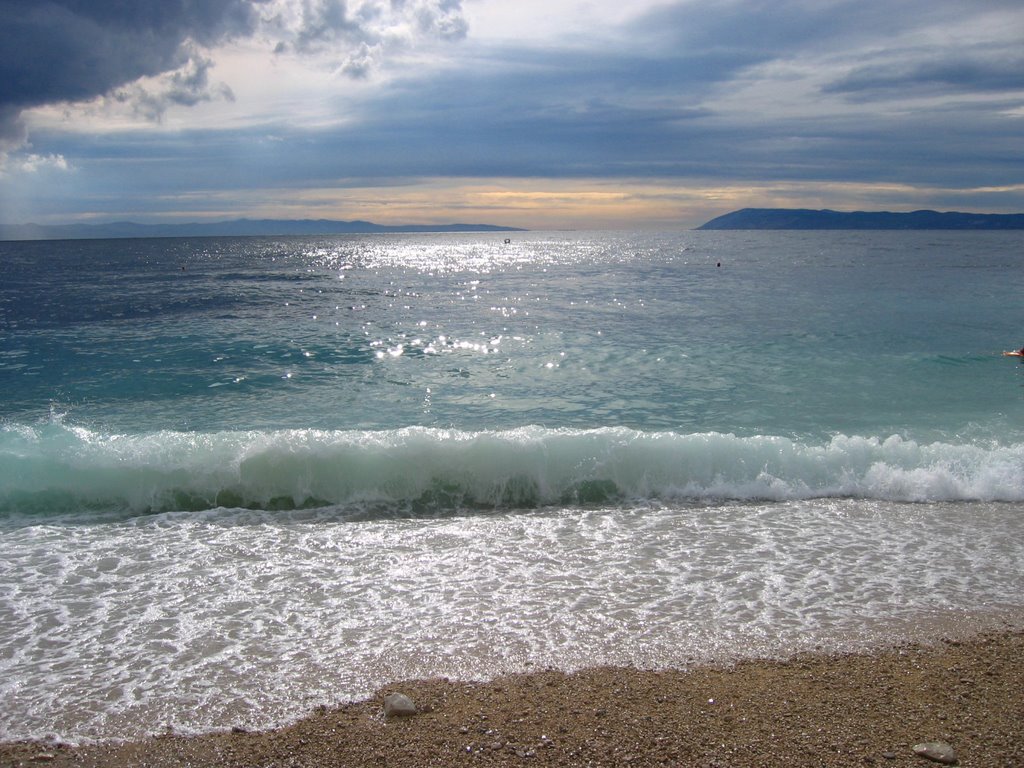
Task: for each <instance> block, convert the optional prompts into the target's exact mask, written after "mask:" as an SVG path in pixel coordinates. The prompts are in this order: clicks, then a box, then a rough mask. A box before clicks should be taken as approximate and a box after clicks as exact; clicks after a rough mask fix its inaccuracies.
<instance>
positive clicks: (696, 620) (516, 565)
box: [0, 499, 1024, 740]
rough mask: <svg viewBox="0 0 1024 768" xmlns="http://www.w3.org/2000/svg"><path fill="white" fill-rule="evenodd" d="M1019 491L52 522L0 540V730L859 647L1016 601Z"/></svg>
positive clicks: (289, 708)
mask: <svg viewBox="0 0 1024 768" xmlns="http://www.w3.org/2000/svg"><path fill="white" fill-rule="evenodd" d="M1022 510H1024V508H1022V506H1021V505H1020V504H962V503H940V504H900V503H893V502H878V501H871V500H867V501H865V500H852V499H841V500H833V499H825V500H807V501H805V500H791V501H786V502H781V503H774V502H773V503H726V504H694V503H692V502H685V503H645V504H643V505H623V506H621V507H606V508H594V509H580V508H564V509H563V508H552V509H548V510H542V511H536V512H531V513H520V514H510V513H501V514H495V513H486V514H476V515H464V516H456V517H446V518H438V519H411V518H406V519H397V520H365V521H361V522H351V521H346V520H347V518H346V517H345V515H344V514H343V513H340V512H339V511H338V510H331V509H321V510H314V511H306V512H292V513H268V512H257V511H245V510H235V511H230V510H220V511H207V512H198V513H184V512H178V513H167V514H162V515H151V516H147V517H143V518H134V519H128V520H119V521H112V522H106V523H94V524H89V525H83V524H81V521H80V520H75V521H68V522H63V520H62V519H61V518H51V519H49V520H48V521H47V522H45V523H40V524H33V525H26V524H18V525H12V526H8V527H6V528H5V529H4V531H3V536H2V538H0V649H3V656H2V657H0V698H2V699H3V701H4V702H5V705H4V707H3V710H2V712H0V739H16V738H27V737H41V736H45V735H46V734H48V733H52V734H57V735H59V737H60V738H63V739H70V740H79V739H92V738H118V737H137V736H142V735H145V734H146V733H147V732H149V731H152V730H153V729H156V730H160V729H162V728H163V727H164V726H166V725H172V726H173V727H174V728H176V729H178V730H181V731H205V730H213V729H220V728H229V727H231V726H232V725H245V726H249V727H263V726H267V725H271V724H273V723H277V722H281V721H285V720H289V719H291V718H294V717H297V716H298V715H300V714H301V713H303V712H305V711H307V710H308V709H310V708H311V707H313V706H314V705H316V704H319V703H330V702H336V701H341V700H347V699H353V698H359V697H362V696H365V695H367V694H368V693H370V692H371V691H372V690H374V689H375V688H376V687H378V686H380V685H382V684H385V683H386V682H388V681H391V680H396V679H402V678H408V677H421V676H449V677H453V678H481V677H488V676H491V675H494V674H497V673H500V672H504V671H512V670H522V669H527V668H530V667H529V666H528V665H529V664H532V665H533V666H534V667H540V666H553V667H557V668H562V669H574V668H578V667H581V666H589V665H597V664H633V665H638V666H660V665H677V666H679V665H681V666H685V665H688V664H691V663H693V661H694V660H695V659H714V658H718V659H721V658H732V657H735V656H750V655H763V654H773V653H786V652H790V651H793V650H797V649H801V648H810V647H814V646H815V645H819V644H824V645H826V646H827V647H837V646H839V645H844V646H849V645H854V646H856V645H857V644H861V645H865V644H870V643H873V642H880V641H885V640H886V639H888V640H892V639H894V638H896V637H903V636H904V635H910V636H913V635H914V633H915V631H916V632H918V633H919V632H920V630H919V629H918V630H915V627H916V626H918V625H921V623H922V622H924V621H927V620H928V619H929V618H930V617H935V616H949V615H955V614H957V613H966V612H974V613H977V612H978V611H990V612H992V613H993V615H996V612H997V611H999V610H1003V609H1014V610H1019V609H1020V608H1021V607H1024V600H1022V598H1021V595H1020V590H1019V578H1020V570H1019V565H1020V563H1021V562H1024V535H1022V534H1024V530H1022V529H1024V515H1022Z"/></svg>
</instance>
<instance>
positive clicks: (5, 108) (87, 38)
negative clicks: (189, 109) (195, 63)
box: [0, 0, 258, 141]
mask: <svg viewBox="0 0 1024 768" xmlns="http://www.w3.org/2000/svg"><path fill="white" fill-rule="evenodd" d="M257 5H258V4H257V3H253V2H251V1H250V0H132V2H123V0H43V1H42V2H40V1H39V0H0V75H2V76H0V139H3V138H7V139H8V141H10V140H12V139H14V140H16V139H18V138H19V137H20V136H21V135H22V129H21V128H20V126H19V125H18V122H17V120H18V115H19V113H20V111H21V110H22V109H25V108H28V107H34V106H40V105H43V104H52V103H58V102H62V101H76V100H82V99H90V98H93V97H95V96H100V95H103V94H106V93H108V92H110V91H111V90H112V89H114V88H117V87H119V86H123V85H125V84H128V83H131V82H133V81H135V80H137V79H139V78H141V77H145V76H151V75H158V74H162V73H164V72H169V71H173V70H177V69H179V68H181V67H183V66H185V65H186V64H188V62H189V60H190V59H191V58H192V57H193V51H192V50H191V49H190V44H192V43H196V44H199V45H213V44H215V43H217V42H219V41H221V40H224V39H226V38H230V37H233V36H239V35H248V34H251V33H252V31H253V30H254V28H255V25H256V23H257V14H256V6H257ZM193 85H194V84H193ZM186 88H187V85H186Z"/></svg>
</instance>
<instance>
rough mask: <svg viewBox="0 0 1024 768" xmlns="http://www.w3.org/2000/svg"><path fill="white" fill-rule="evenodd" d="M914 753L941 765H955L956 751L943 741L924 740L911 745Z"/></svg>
mask: <svg viewBox="0 0 1024 768" xmlns="http://www.w3.org/2000/svg"><path fill="white" fill-rule="evenodd" d="M913 750H914V754H915V755H918V756H920V757H926V758H928V759H929V760H934V761H935V762H937V763H942V764H943V765H956V752H955V751H954V750H953V748H952V747H951V746H950V745H949V744H947V743H946V742H944V741H926V742H924V743H922V744H915V745H914V746H913Z"/></svg>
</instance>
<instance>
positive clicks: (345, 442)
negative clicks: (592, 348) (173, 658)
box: [0, 423, 1024, 515]
mask: <svg viewBox="0 0 1024 768" xmlns="http://www.w3.org/2000/svg"><path fill="white" fill-rule="evenodd" d="M1022 466H1024V445H1020V444H1015V445H1009V446H998V445H978V444H954V443H939V442H936V443H930V444H920V443H917V442H915V441H913V440H908V439H904V438H901V437H899V436H892V437H888V438H879V437H859V436H845V435H838V436H836V437H833V438H832V439H831V440H829V441H827V442H823V443H820V444H813V443H804V442H799V441H794V440H791V439H788V438H783V437H773V436H754V437H738V436H735V435H732V434H721V433H699V434H678V433H673V432H642V431H637V430H631V429H626V428H603V429H593V430H572V429H546V428H543V427H536V426H534V427H524V428H520V429H514V430H507V431H483V432H463V431H456V430H441V429H429V428H416V427H410V428H405V429H399V430H389V431H322V430H315V429H303V430H280V431H238V432H216V433H197V432H172V431H161V432H153V433H149V434H142V435H124V434H105V433H102V432H98V431H94V430H90V429H87V428H84V427H80V426H67V425H64V424H62V423H50V424H46V425H42V426H37V427H30V426H25V425H6V426H4V427H2V428H0V510H2V511H4V512H7V513H41V512H42V513H45V512H68V511H82V510H119V511H126V512H131V513H144V512H163V511H172V510H200V509H210V508H216V507H238V508H249V509H264V510H268V509H269V510H275V509H295V508H306V507H324V506H352V507H359V508H362V509H377V510H381V511H383V510H390V511H391V512H399V513H403V514H414V515H419V514H429V513H432V512H450V511H458V510H464V509H515V508H536V507H542V506H548V505H558V504H561V505H605V504H612V503H620V502H624V501H636V500H645V499H646V500H656V499H664V500H669V499H672V500H679V499H683V500H685V499H693V500H717V499H722V500H754V499H766V500H787V499H807V498H818V497H837V496H841V497H854V498H872V499H887V500H894V501H968V500H985V501H1019V500H1024V473H1022V472H1021V467H1022Z"/></svg>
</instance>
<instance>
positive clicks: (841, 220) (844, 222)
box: [697, 208, 1024, 230]
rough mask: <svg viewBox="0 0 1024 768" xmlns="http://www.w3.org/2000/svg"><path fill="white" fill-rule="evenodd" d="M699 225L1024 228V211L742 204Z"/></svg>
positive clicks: (748, 226)
mask: <svg viewBox="0 0 1024 768" xmlns="http://www.w3.org/2000/svg"><path fill="white" fill-rule="evenodd" d="M697 229H965V230H1005V229H1024V213H1006V214H997V213H961V212H959V211H946V212H940V211H912V212H910V213H891V212H889V211H830V210H821V211H814V210H810V209H806V208H742V209H740V210H738V211H733V212H732V213H727V214H725V215H724V216H719V217H717V218H714V219H712V220H711V221H709V222H707V223H705V224H702V225H701V226H699V227H697Z"/></svg>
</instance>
